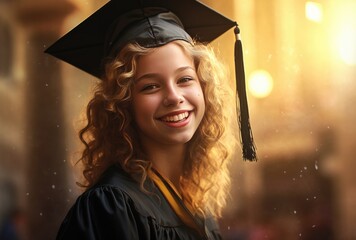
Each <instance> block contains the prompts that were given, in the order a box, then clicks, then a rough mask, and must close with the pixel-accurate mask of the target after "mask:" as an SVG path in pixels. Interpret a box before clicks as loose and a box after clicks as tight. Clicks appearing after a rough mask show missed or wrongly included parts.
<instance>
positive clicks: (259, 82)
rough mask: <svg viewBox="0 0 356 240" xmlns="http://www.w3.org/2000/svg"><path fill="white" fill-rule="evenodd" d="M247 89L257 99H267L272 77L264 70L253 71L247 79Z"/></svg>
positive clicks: (270, 90) (270, 89) (271, 87)
mask: <svg viewBox="0 0 356 240" xmlns="http://www.w3.org/2000/svg"><path fill="white" fill-rule="evenodd" d="M248 89H249V90H250V92H251V94H252V95H253V96H255V97H257V98H264V97H267V96H268V95H269V94H270V93H271V92H272V89H273V79H272V76H271V75H270V74H269V73H268V72H267V71H265V70H256V71H254V72H253V73H252V74H251V75H250V77H249V80H248Z"/></svg>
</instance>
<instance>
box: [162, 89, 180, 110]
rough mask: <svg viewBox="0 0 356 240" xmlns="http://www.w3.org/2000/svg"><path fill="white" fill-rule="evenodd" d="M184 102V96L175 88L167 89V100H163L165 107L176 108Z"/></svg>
mask: <svg viewBox="0 0 356 240" xmlns="http://www.w3.org/2000/svg"><path fill="white" fill-rule="evenodd" d="M183 101H184V98H183V96H182V94H181V93H180V92H179V90H178V89H176V88H175V87H170V88H168V89H167V92H166V95H165V98H164V99H163V105H164V106H167V107H168V106H176V105H178V104H180V103H182V102H183Z"/></svg>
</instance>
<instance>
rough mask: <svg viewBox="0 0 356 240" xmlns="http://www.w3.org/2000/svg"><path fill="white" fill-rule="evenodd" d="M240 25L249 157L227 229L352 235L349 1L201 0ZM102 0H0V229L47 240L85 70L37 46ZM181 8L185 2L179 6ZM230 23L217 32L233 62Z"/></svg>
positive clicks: (73, 145)
mask: <svg viewBox="0 0 356 240" xmlns="http://www.w3.org/2000/svg"><path fill="white" fill-rule="evenodd" d="M203 2H204V3H206V4H207V5H209V6H211V7H212V8H214V9H216V10H218V11H219V12H221V13H223V14H224V15H226V16H228V17H229V18H231V19H235V20H236V21H237V22H238V23H239V25H240V29H241V33H242V34H241V35H242V41H243V46H244V57H245V70H246V78H247V81H248V82H247V84H248V98H249V104H250V105H249V106H250V115H251V116H250V117H251V124H252V128H253V131H254V138H255V141H256V145H257V148H258V157H259V160H258V162H254V163H249V162H243V161H242V160H241V157H240V156H241V151H240V149H236V157H235V158H236V159H234V161H233V163H232V165H231V172H232V177H233V184H232V189H231V197H230V199H229V204H228V207H227V209H226V211H225V213H224V217H223V218H222V220H221V222H220V223H221V230H222V233H223V235H224V237H225V238H226V239H236V240H260V239H270V240H271V239H273V240H294V239H304V240H311V239H313V240H318V239H320V240H332V239H333V240H352V239H356V229H355V226H354V224H355V222H356V188H355V186H354V183H355V181H356V174H355V173H354V171H355V169H356V161H355V159H354V157H355V155H356V144H355V140H354V137H355V136H356V134H355V133H356V126H355V123H356V111H355V110H354V105H355V104H356V94H355V92H354V91H355V90H356V81H355V80H356V15H355V14H354V10H355V9H356V1H352V0H329V1H326V0H315V1H306V0H288V1H286V0H269V1H264V0H249V1H243V0H220V1H216V0H204V1H203ZM103 4H105V1H102V0H100V1H99V0H95V1H94V0H61V1H58V0H0V239H36V240H37V239H54V238H55V235H56V232H57V230H58V227H59V224H60V222H61V221H62V220H63V218H64V216H65V214H66V212H67V211H68V208H69V207H70V206H71V205H72V204H73V201H74V200H75V199H76V197H77V196H78V194H80V192H81V189H80V188H79V187H77V186H76V184H75V181H77V180H78V178H77V176H78V175H77V172H76V171H75V170H74V168H73V163H74V162H75V160H76V159H77V157H78V155H77V151H78V150H80V145H79V143H78V138H77V130H78V129H77V127H76V126H77V123H78V119H79V118H78V117H79V115H80V113H81V112H82V111H83V108H84V107H85V105H86V103H87V101H88V98H89V97H90V90H91V85H92V83H93V82H95V81H96V79H94V78H93V77H92V76H89V75H87V74H86V73H83V72H81V71H80V70H77V69H75V68H74V67H72V66H70V65H68V64H65V63H62V62H60V61H58V60H56V59H54V58H53V57H51V56H48V55H46V54H44V53H43V51H44V50H45V49H46V48H47V47H48V46H49V45H50V44H51V43H53V42H54V41H55V40H56V39H58V38H59V37H60V36H62V35H63V34H65V33H66V32H67V31H69V30H70V29H72V28H73V27H75V26H76V25H77V24H78V23H80V22H81V21H82V20H84V19H85V18H86V17H88V16H89V15H90V14H92V13H93V12H94V11H95V10H97V9H98V8H100V7H101V6H102V5H103ZM187 10H188V9H187ZM233 45H234V34H233V31H232V30H231V31H229V32H227V33H226V34H224V35H223V36H222V37H220V38H219V39H218V40H216V41H215V42H214V43H213V46H214V47H216V49H217V51H218V55H219V56H220V57H221V59H222V61H223V62H224V63H226V64H228V65H230V66H231V67H230V68H231V72H230V75H231V79H230V81H231V84H233V83H234V71H233Z"/></svg>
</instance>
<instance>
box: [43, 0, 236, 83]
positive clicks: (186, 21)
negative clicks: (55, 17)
mask: <svg viewBox="0 0 356 240" xmlns="http://www.w3.org/2000/svg"><path fill="white" fill-rule="evenodd" d="M152 9H164V12H167V11H169V12H172V13H174V14H175V15H176V16H177V17H178V18H179V20H178V18H177V19H174V17H171V16H170V17H169V19H168V21H167V18H166V17H163V16H161V17H159V18H155V19H153V18H151V17H153V16H154V15H155V14H152V12H151V11H152ZM132 11H134V12H133V13H132ZM159 12H162V11H161V10H160V11H159ZM118 19H119V20H118ZM158 19H159V20H158ZM140 20H141V21H143V22H144V26H145V25H146V23H149V22H150V21H155V23H154V24H155V26H156V27H155V29H156V30H154V31H155V32H156V33H159V39H157V40H158V44H157V45H155V44H152V43H153V40H155V36H151V33H152V31H148V32H143V31H146V30H147V28H142V27H141V26H140V27H139V28H136V27H137V25H136V24H137V22H139V21H140ZM157 20H158V21H157ZM235 24H236V23H235V22H234V21H232V20H230V19H228V18H226V17H225V16H223V15H221V14H219V13H218V12H216V11H214V10H212V9H210V8H209V7H207V6H205V5H204V4H202V3H200V2H198V1H196V0H125V1H121V0H111V1H109V2H108V3H106V4H105V5H104V6H103V7H102V8H100V9H99V10H98V11H96V12H95V13H93V14H92V15H91V16H90V17H88V18H87V19H86V20H84V21H83V22H82V23H80V24H79V25H78V26H77V27H75V28H74V29H72V30H71V31H70V32H68V33H67V34H66V35H64V36H63V37H62V38H60V39H59V40H58V41H56V42H55V43H54V44H53V45H51V46H50V47H49V48H48V49H46V51H45V52H47V53H49V54H51V55H53V56H55V57H57V58H59V59H61V60H63V61H65V62H67V63H69V64H72V65H73V66H75V67H77V68H79V69H82V70H83V71H85V72H87V73H89V74H92V75H94V76H96V77H98V78H101V77H102V74H103V68H102V67H103V62H105V57H106V56H107V51H105V49H107V48H108V47H109V48H110V47H111V46H107V41H106V40H107V35H108V33H109V32H111V31H112V30H113V29H114V31H116V32H117V35H116V38H114V40H115V41H118V42H119V43H120V44H119V45H120V46H123V45H125V43H128V42H132V41H135V40H138V39H135V37H136V36H137V35H136V33H137V32H136V31H135V30H139V31H140V36H139V38H140V41H141V43H142V42H144V41H148V42H149V43H150V44H147V46H148V47H155V46H161V45H163V44H165V43H168V42H171V41H172V40H182V39H184V40H186V39H188V38H189V37H191V38H194V39H197V40H198V41H200V42H205V43H208V42H211V41H213V40H214V39H215V38H217V37H219V36H220V35H221V34H223V33H224V32H226V31H227V30H228V29H230V28H232V27H233V26H235ZM113 25H114V26H113ZM133 25H135V27H133V28H132V26H133ZM180 25H181V26H180ZM183 26H184V27H183ZM179 27H180V28H181V29H178V28H179ZM115 28H117V29H115ZM130 28H131V29H130ZM135 28H136V29H135ZM127 29H130V30H131V31H133V32H132V34H129V35H127V34H126V35H125V34H122V32H121V30H127ZM177 34H178V35H177ZM188 34H189V36H187V35H188ZM121 36H124V38H129V41H127V42H125V41H123V39H120V37H121ZM142 37H146V39H144V38H142ZM152 37H153V38H152ZM111 40H112V39H111ZM111 40H110V37H109V42H110V41H111ZM111 42H112V41H111ZM114 45H115V51H119V50H120V48H118V47H117V46H116V43H114ZM145 45H146V44H144V46H145Z"/></svg>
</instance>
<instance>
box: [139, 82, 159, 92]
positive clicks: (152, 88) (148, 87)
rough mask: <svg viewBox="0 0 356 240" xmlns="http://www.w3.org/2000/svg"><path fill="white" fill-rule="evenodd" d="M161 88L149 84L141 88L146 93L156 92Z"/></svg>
mask: <svg viewBox="0 0 356 240" xmlns="http://www.w3.org/2000/svg"><path fill="white" fill-rule="evenodd" d="M158 87H159V86H158V85H157V84H147V85H145V86H143V87H142V88H141V91H142V92H144V91H146V92H147V91H152V90H155V89H157V88H158Z"/></svg>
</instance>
